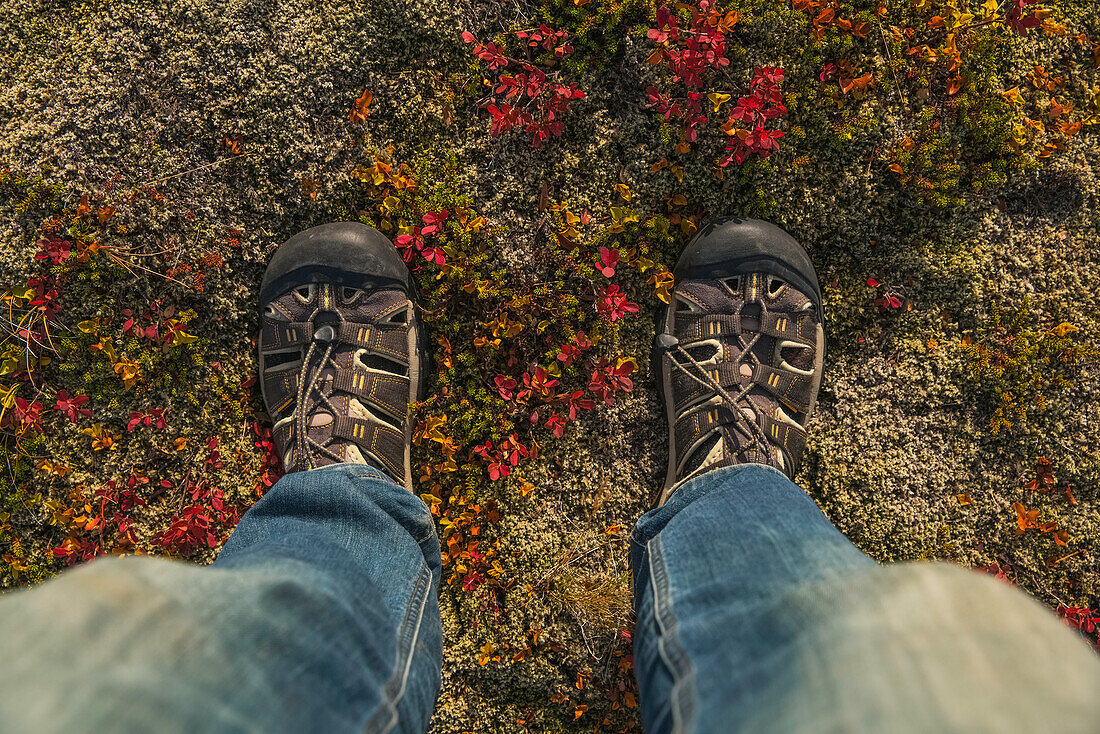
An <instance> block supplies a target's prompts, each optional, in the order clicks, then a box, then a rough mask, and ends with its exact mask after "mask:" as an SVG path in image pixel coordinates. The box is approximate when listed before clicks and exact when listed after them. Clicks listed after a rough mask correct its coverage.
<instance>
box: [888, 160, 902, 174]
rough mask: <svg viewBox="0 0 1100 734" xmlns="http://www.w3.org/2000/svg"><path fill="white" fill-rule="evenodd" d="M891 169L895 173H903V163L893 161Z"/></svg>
mask: <svg viewBox="0 0 1100 734" xmlns="http://www.w3.org/2000/svg"><path fill="white" fill-rule="evenodd" d="M890 170H891V171H893V172H894V173H898V174H900V173H901V164H900V163H891V164H890Z"/></svg>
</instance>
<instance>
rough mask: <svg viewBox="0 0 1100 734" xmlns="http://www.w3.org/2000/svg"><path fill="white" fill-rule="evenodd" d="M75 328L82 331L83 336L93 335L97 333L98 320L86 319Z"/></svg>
mask: <svg viewBox="0 0 1100 734" xmlns="http://www.w3.org/2000/svg"><path fill="white" fill-rule="evenodd" d="M76 328H78V329H80V330H81V331H83V332H84V333H85V334H95V333H97V332H98V331H99V319H88V320H87V321H81V322H80V323H79V324H77V325H76Z"/></svg>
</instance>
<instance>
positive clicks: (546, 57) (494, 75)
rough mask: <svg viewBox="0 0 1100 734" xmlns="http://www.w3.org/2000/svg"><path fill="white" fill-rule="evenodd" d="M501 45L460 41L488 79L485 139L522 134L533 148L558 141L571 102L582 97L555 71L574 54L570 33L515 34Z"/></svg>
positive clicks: (469, 38)
mask: <svg viewBox="0 0 1100 734" xmlns="http://www.w3.org/2000/svg"><path fill="white" fill-rule="evenodd" d="M506 39H507V42H505V41H503V40H502V41H501V43H499V44H498V43H497V42H495V41H488V42H486V43H481V42H479V41H478V40H477V37H476V36H475V35H474V34H473V33H471V32H470V31H464V32H463V33H462V40H463V41H465V42H466V43H468V44H473V49H472V52H473V55H474V57H475V58H477V59H480V60H481V61H483V62H484V63H485V66H486V67H487V71H488V73H489V75H490V77H491V79H489V80H487V82H486V83H488V84H489V85H490V86H491V88H492V90H493V92H492V94H491V95H490V96H489V98H488V99H486V100H485V101H484V104H485V109H486V110H487V111H488V112H489V114H490V116H491V117H492V122H491V123H490V126H489V133H490V134H491V135H492V136H493V137H497V136H499V135H503V134H504V133H506V132H508V131H510V130H523V131H524V132H526V133H529V134H530V135H531V144H532V145H534V146H535V147H536V148H538V147H540V146H541V145H542V144H543V143H544V142H545V141H546V140H547V138H551V137H555V138H556V137H560V136H561V134H562V132H563V131H564V129H565V128H564V123H563V122H562V118H563V117H564V116H565V114H566V113H567V112H568V111H569V107H570V105H571V104H572V102H573V101H574V100H578V99H584V97H585V93H584V91H582V90H581V89H578V88H577V82H570V83H568V84H565V83H563V82H562V81H561V79H560V71H558V69H557V68H556V67H559V66H560V64H561V62H562V61H564V60H565V59H566V58H568V57H569V55H570V54H572V53H573V46H572V45H571V44H570V42H569V33H567V32H566V31H564V30H557V31H555V30H554V29H553V28H551V27H549V26H547V25H546V24H542V25H540V26H539V27H538V28H534V29H528V30H521V31H516V32H515V33H514V34H512V36H508V37H506ZM506 46H513V47H515V51H514V52H513V53H514V54H515V55H509V52H508V51H507V50H506ZM520 55H522V58H517V56H520Z"/></svg>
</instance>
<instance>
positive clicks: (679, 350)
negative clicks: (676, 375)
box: [657, 333, 771, 456]
mask: <svg viewBox="0 0 1100 734" xmlns="http://www.w3.org/2000/svg"><path fill="white" fill-rule="evenodd" d="M759 339H760V334H759V333H756V334H754V335H753V336H752V338H750V339H749V340H748V342H747V343H746V342H745V341H743V339H742V337H741V336H738V337H737V345H738V346H739V347H740V348H741V353H740V354H739V355H738V357H737V359H735V360H734V361H733V365H734V367H738V366H739V365H740V364H742V363H744V364H749V365H750V366H752V367H756V366H759V365H760V364H761V362H760V359H759V358H758V357H757V356H756V355H755V354H754V353H753V351H752V348H753V346H755V345H756V342H757V341H759ZM657 343H658V346H659V347H660V348H661V349H662V350H663V351H664V354H665V356H667V357H668V358H669V362H670V363H671V364H672V366H673V367H675V368H676V369H678V370H680V371H681V372H683V373H684V374H685V375H687V376H688V377H690V378H691V379H692V380H694V381H695V382H697V383H699V384H700V385H703V386H704V387H706V388H709V389H710V390H711V395H710V398H711V399H713V398H714V397H718V398H720V399H721V400H722V403H724V404H725V405H726V407H728V408H729V409H730V411H732V413H733V415H734V416H739V417H740V418H741V420H739V421H736V425H738V426H747V427H748V430H747V431H744V433H745V435H746V437H747V438H748V439H749V441H751V447H752V448H755V449H757V450H758V451H760V452H761V453H762V454H763V455H764V456H769V455H770V454H771V442H770V441H769V440H768V435H767V434H766V433H765V432H764V429H763V428H761V427H760V425H759V424H758V423H757V422H756V411H757V410H759V408H757V407H756V406H754V405H753V404H752V402H750V401H749V399H748V395H749V392H750V391H751V390H752V388H753V386H754V384H755V383H754V382H752V381H749V382H747V383H746V384H745V385H744V386H743V387H742V388H741V389H740V390H738V391H737V392H736V393H732V394H731V393H730V391H728V390H726V388H724V387H722V385H721V384H720V383H719V382H718V381H717V380H715V379H714V378H712V377H711V376H710V373H709V372H708V371H707V370H706V369H705V368H704V367H703V365H701V364H700V363H699V362H698V360H696V359H695V358H694V357H692V356H691V354H690V353H689V352H688V350H686V349H684V347H683V346H682V345H681V344H680V340H679V339H677V338H676V337H675V336H673V335H672V334H661V335H660V336H659V337H658V338H657ZM677 354H679V355H682V356H683V357H684V358H685V359H684V361H681V360H680V359H679V358H678V357H677ZM746 357H748V361H746ZM688 365H690V367H689V366H688ZM691 367H694V368H695V371H694V372H693V371H692V369H691ZM722 440H726V437H725V433H724V432H723V433H722ZM738 448H740V447H738Z"/></svg>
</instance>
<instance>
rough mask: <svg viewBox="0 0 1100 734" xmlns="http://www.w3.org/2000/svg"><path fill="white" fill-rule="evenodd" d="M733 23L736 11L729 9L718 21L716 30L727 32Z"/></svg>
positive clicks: (735, 22) (731, 28) (735, 18)
mask: <svg viewBox="0 0 1100 734" xmlns="http://www.w3.org/2000/svg"><path fill="white" fill-rule="evenodd" d="M735 25H737V11H736V10H731V11H730V12H728V13H726V17H724V18H722V20H720V21H718V30H720V31H721V32H722V33H729V32H730V31H732V30H733V27H734V26H735Z"/></svg>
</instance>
